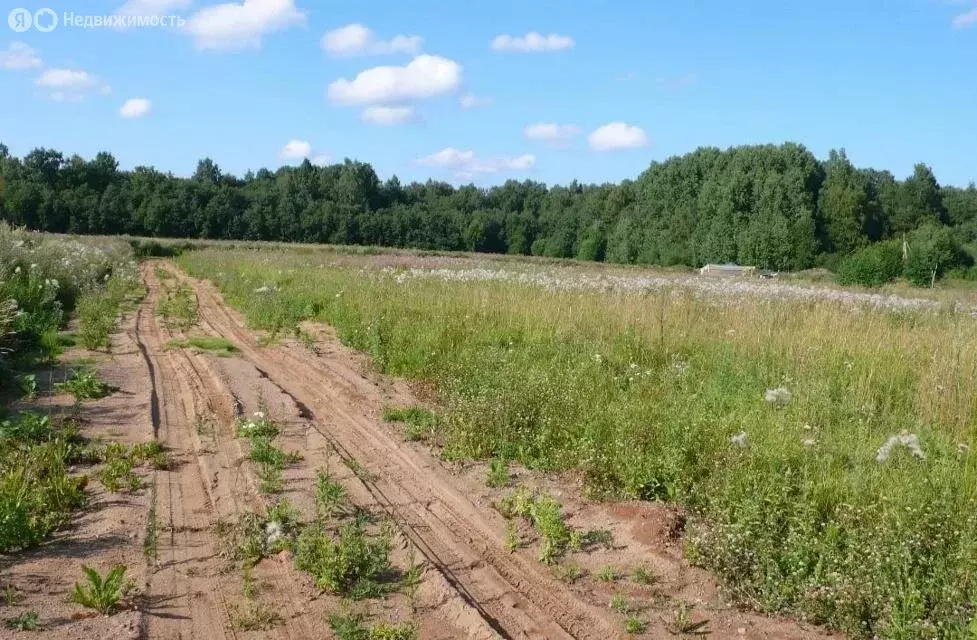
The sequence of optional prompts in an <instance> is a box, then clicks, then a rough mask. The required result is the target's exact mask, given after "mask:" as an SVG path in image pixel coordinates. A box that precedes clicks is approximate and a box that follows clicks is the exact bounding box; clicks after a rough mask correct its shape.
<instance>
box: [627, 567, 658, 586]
mask: <svg viewBox="0 0 977 640" xmlns="http://www.w3.org/2000/svg"><path fill="white" fill-rule="evenodd" d="M631 579H632V580H634V581H635V582H637V583H638V584H655V583H656V582H658V577H657V576H656V575H655V574H654V573H652V572H651V571H649V570H648V569H645V568H644V567H636V568H635V570H634V572H633V573H632V574H631Z"/></svg>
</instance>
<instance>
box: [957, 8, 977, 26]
mask: <svg viewBox="0 0 977 640" xmlns="http://www.w3.org/2000/svg"><path fill="white" fill-rule="evenodd" d="M975 24H977V7H974V8H973V9H971V10H970V11H966V12H964V13H961V14H960V15H958V16H955V17H954V18H953V28H954V29H965V28H967V27H972V26H974V25H975Z"/></svg>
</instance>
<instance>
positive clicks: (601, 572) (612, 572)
mask: <svg viewBox="0 0 977 640" xmlns="http://www.w3.org/2000/svg"><path fill="white" fill-rule="evenodd" d="M618 577H619V576H618V573H617V567H614V566H613V565H609V564H606V565H604V566H603V567H601V568H600V569H598V570H597V579H598V580H600V581H601V582H614V581H615V580H617V579H618Z"/></svg>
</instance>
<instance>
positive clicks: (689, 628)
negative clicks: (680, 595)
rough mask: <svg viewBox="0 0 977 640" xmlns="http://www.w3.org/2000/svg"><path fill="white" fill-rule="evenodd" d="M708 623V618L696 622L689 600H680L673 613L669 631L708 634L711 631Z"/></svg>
mask: <svg viewBox="0 0 977 640" xmlns="http://www.w3.org/2000/svg"><path fill="white" fill-rule="evenodd" d="M708 624H709V620H708V619H704V620H700V621H698V622H696V621H695V620H694V619H693V618H692V605H691V604H689V603H688V602H679V603H678V606H677V607H676V608H675V611H674V612H673V613H672V624H671V628H670V629H669V631H671V632H672V633H675V634H689V635H707V634H708V633H709V630H708V629H706V626H707V625H708Z"/></svg>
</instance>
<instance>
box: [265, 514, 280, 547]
mask: <svg viewBox="0 0 977 640" xmlns="http://www.w3.org/2000/svg"><path fill="white" fill-rule="evenodd" d="M283 535H284V532H283V531H282V524H281V523H280V522H278V521H276V520H272V521H271V522H269V523H268V524H267V525H265V543H266V544H267V545H268V546H269V547H273V546H275V543H276V542H278V541H279V540H281V539H282V536H283Z"/></svg>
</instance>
